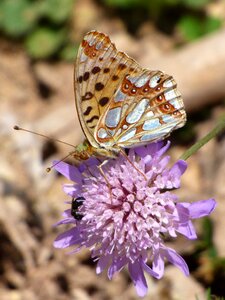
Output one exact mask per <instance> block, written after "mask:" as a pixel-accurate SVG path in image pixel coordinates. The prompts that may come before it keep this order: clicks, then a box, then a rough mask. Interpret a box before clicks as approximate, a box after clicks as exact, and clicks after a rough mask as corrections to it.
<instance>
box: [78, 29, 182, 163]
mask: <svg viewBox="0 0 225 300" xmlns="http://www.w3.org/2000/svg"><path fill="white" fill-rule="evenodd" d="M74 90H75V103H76V108H77V113H78V117H79V121H80V124H81V127H82V129H83V132H84V135H85V136H86V140H85V141H84V143H82V144H80V145H78V146H77V147H76V149H75V151H74V157H76V158H80V159H87V158H88V157H89V156H91V155H94V156H104V157H116V156H117V155H118V153H120V151H121V150H122V149H123V148H132V147H137V146H140V145H145V144H148V143H150V142H154V141H158V140H162V139H164V138H166V137H167V136H169V135H170V133H171V132H172V131H173V130H175V129H177V128H180V127H182V126H183V125H184V124H185V122H186V113H185V109H184V104H183V100H182V97H181V94H180V92H179V91H178V90H177V84H176V82H175V80H174V79H173V77H172V76H170V75H167V74H164V73H163V72H161V71H152V70H148V69H144V68H142V67H141V66H140V65H139V64H138V63H137V62H136V61H135V60H134V59H132V58H130V57H129V56H128V55H126V54H125V53H124V52H121V51H118V50H117V49H116V47H115V45H114V44H113V43H112V42H111V40H110V38H109V37H108V36H107V35H105V34H104V33H101V32H98V31H90V32H88V33H87V34H86V35H85V36H84V39H83V41H82V43H81V45H80V47H79V50H78V55H77V59H76V62H75V70H74Z"/></svg>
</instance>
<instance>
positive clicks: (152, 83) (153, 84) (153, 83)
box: [149, 74, 161, 88]
mask: <svg viewBox="0 0 225 300" xmlns="http://www.w3.org/2000/svg"><path fill="white" fill-rule="evenodd" d="M160 78H161V75H160V74H156V75H153V77H151V78H150V81H149V86H150V88H154V87H156V86H157V85H158V80H159V79H160Z"/></svg>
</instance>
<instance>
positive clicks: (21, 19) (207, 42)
mask: <svg viewBox="0 0 225 300" xmlns="http://www.w3.org/2000/svg"><path fill="white" fill-rule="evenodd" d="M93 29H96V30H99V31H102V32H104V33H106V34H108V35H110V38H111V39H112V41H113V42H115V44H116V46H117V48H118V49H119V50H122V51H125V52H126V53H127V54H129V55H130V56H132V57H133V58H135V59H136V60H137V61H138V62H139V63H140V64H141V65H143V66H144V67H147V68H149V69H159V70H163V71H165V72H166V73H168V74H171V75H173V76H174V78H175V79H176V81H177V82H178V87H179V90H180V91H181V93H182V95H183V98H184V103H185V107H186V109H187V115H188V122H187V124H186V126H185V127H184V128H183V129H181V130H178V131H177V132H174V133H173V134H172V136H171V138H170V139H171V140H172V145H173V147H172V149H171V150H170V154H171V156H172V160H173V161H175V160H177V159H178V158H179V156H180V155H181V154H182V153H183V152H184V151H185V150H186V149H187V148H188V147H190V146H191V145H192V144H193V143H194V142H195V141H197V140H198V139H199V138H201V137H202V136H204V135H205V134H206V133H207V132H208V131H209V130H211V129H212V128H213V127H214V126H215V124H216V123H217V122H218V121H219V119H220V118H221V117H222V116H224V114H225V108H224V103H225V1H224V0H215V1H213V0H150V1H148V0H64V1H62V0H1V1H0V142H1V147H0V151H1V155H0V299H1V300H11V299H12V300H27V299H29V300H42V299H45V300H53V299H54V300H69V299H78V300H80V299H81V300H82V299H84V300H89V299H96V300H98V299H99V300H103V299H138V297H137V296H136V293H135V290H134V287H133V286H132V283H131V281H130V279H129V276H128V273H127V271H126V270H124V271H123V272H121V273H120V274H118V275H117V276H115V278H114V279H113V280H112V281H109V280H108V279H107V275H106V273H104V274H102V275H100V276H97V275H96V274H95V263H93V262H92V260H91V259H90V255H89V251H82V252H80V253H78V254H76V255H66V253H67V252H68V250H67V251H66V250H65V251H63V250H56V249H54V248H53V246H52V243H53V241H54V239H55V237H56V236H57V234H58V233H60V232H63V231H64V230H65V229H66V228H65V227H64V228H63V227H60V228H55V227H53V224H55V223H56V222H57V221H58V220H59V219H60V218H61V213H62V211H63V210H64V209H66V208H67V206H66V205H65V203H64V201H66V200H68V198H67V197H66V196H65V195H64V193H63V192H62V184H63V183H65V179H64V178H62V177H60V176H58V175H57V174H55V172H54V171H52V172H51V173H49V174H47V173H46V172H45V169H46V167H49V166H50V165H51V163H52V160H53V159H56V158H57V159H60V158H62V157H63V156H65V155H66V154H68V152H69V151H71V150H72V149H71V148H69V147H68V146H66V145H62V144H59V143H55V142H49V141H48V140H45V139H42V138H41V137H37V136H35V135H32V134H28V133H25V132H18V131H13V129H12V128H13V126H14V125H15V124H18V125H20V126H21V127H25V128H27V129H30V130H35V131H38V132H41V133H42V134H46V135H47V136H53V137H55V138H57V139H60V140H62V141H65V142H69V143H71V144H73V145H76V144H78V143H79V142H81V141H82V139H83V135H82V132H81V129H80V125H79V121H78V118H77V115H76V111H75V106H74V95H73V68H74V67H73V62H74V60H75V57H76V53H77V49H78V47H79V43H80V42H81V40H82V38H83V36H84V34H85V33H86V32H87V31H89V30H93ZM224 153H225V134H224V133H221V134H220V135H219V136H218V137H217V138H215V139H214V140H212V141H210V143H208V144H207V145H206V146H205V147H204V148H202V149H201V150H200V151H199V152H198V153H197V154H195V155H194V156H192V157H191V158H190V159H188V163H189V168H188V170H187V171H186V173H185V175H184V176H183V180H182V188H181V189H180V190H179V191H178V194H179V197H180V199H181V200H182V201H197V200H200V199H207V198H210V197H215V199H216V200H217V202H218V206H217V208H216V211H215V212H214V213H213V214H212V217H211V218H210V219H209V218H205V219H204V220H200V221H198V222H196V223H195V224H196V226H197V231H198V236H199V239H198V240H197V241H192V242H190V241H187V240H185V239H184V238H178V239H177V240H176V241H172V240H170V241H168V243H169V244H170V245H171V247H173V248H174V249H176V250H177V251H178V252H179V253H180V254H181V255H182V256H183V257H184V258H185V259H186V261H187V263H188V265H189V268H190V271H191V275H190V277H188V278H186V277H184V275H183V274H182V273H181V272H180V271H179V270H177V269H176V268H175V267H173V266H171V265H168V266H167V268H166V272H165V277H164V278H163V279H161V280H160V281H156V280H153V279H152V278H150V277H149V276H148V275H146V277H147V281H148V285H149V294H148V295H147V296H146V297H145V298H144V299H154V300H157V299H166V300H170V299H171V300H175V299H178V300H179V299H182V300H183V299H198V300H200V299H224V296H225V285H224V282H225V238H224V228H225V218H224V213H225V155H224Z"/></svg>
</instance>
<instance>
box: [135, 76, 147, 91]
mask: <svg viewBox="0 0 225 300" xmlns="http://www.w3.org/2000/svg"><path fill="white" fill-rule="evenodd" d="M148 80H149V75H143V76H141V77H140V79H138V80H137V82H135V86H136V87H138V88H139V87H142V86H144V85H145V84H146V83H147V82H148Z"/></svg>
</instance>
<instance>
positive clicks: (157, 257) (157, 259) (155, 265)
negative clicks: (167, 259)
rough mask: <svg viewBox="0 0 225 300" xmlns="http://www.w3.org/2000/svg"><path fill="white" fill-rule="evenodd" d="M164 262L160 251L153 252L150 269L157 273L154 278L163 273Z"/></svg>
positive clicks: (158, 277)
mask: <svg viewBox="0 0 225 300" xmlns="http://www.w3.org/2000/svg"><path fill="white" fill-rule="evenodd" d="M164 269H165V263H164V259H163V257H162V256H161V254H160V252H159V251H157V253H155V254H154V258H153V262H152V270H153V272H155V273H156V274H157V276H155V278H157V279H160V278H162V277H163V275H164Z"/></svg>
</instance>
